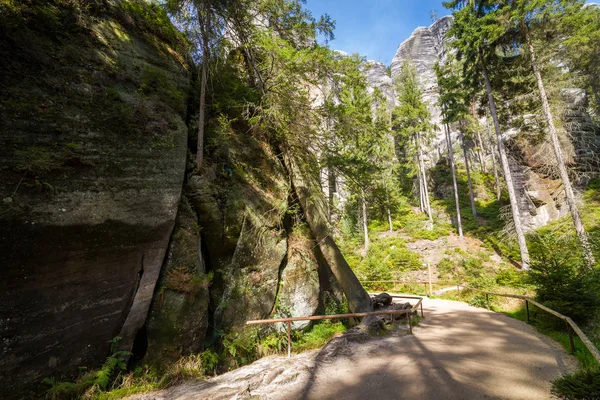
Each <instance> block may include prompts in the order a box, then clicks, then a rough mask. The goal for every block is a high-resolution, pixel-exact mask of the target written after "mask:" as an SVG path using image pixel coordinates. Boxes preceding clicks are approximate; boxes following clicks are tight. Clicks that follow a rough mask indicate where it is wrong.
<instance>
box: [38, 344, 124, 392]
mask: <svg viewBox="0 0 600 400" xmlns="http://www.w3.org/2000/svg"><path fill="white" fill-rule="evenodd" d="M119 340H121V338H120V337H115V338H114V339H113V340H111V341H110V343H111V355H110V356H108V357H107V358H106V362H105V363H104V364H103V365H102V367H101V368H100V369H99V370H97V371H90V372H86V373H84V374H83V375H81V376H80V377H78V378H77V379H76V381H75V382H60V381H58V380H56V379H55V378H46V379H44V380H43V382H44V383H46V384H48V385H50V389H48V391H47V393H46V397H48V398H50V399H77V398H80V396H81V395H83V393H84V392H87V391H89V390H90V389H91V391H92V392H98V391H105V390H107V389H109V387H110V386H112V385H114V384H115V380H116V379H117V378H118V377H119V376H121V373H122V372H124V371H125V370H126V369H127V358H128V357H129V355H130V354H131V353H129V352H127V351H118V350H117V344H118V342H119Z"/></svg>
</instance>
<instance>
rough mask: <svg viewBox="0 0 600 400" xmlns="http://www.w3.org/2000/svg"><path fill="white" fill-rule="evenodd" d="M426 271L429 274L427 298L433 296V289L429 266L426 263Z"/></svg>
mask: <svg viewBox="0 0 600 400" xmlns="http://www.w3.org/2000/svg"><path fill="white" fill-rule="evenodd" d="M427 271H428V272H429V297H431V296H432V295H433V288H432V284H431V264H429V263H427Z"/></svg>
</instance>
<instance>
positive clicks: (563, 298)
mask: <svg viewBox="0 0 600 400" xmlns="http://www.w3.org/2000/svg"><path fill="white" fill-rule="evenodd" d="M531 244H532V250H533V251H532V254H533V255H534V257H533V258H532V263H531V271H530V272H529V278H530V279H531V281H532V283H533V284H534V285H535V286H536V288H537V290H536V293H537V299H538V300H539V301H540V302H541V303H543V304H544V305H546V306H548V307H550V308H552V309H554V310H556V311H558V312H560V313H561V314H564V315H567V316H569V317H571V318H572V319H573V320H575V321H577V322H578V323H583V322H586V321H587V320H588V319H589V318H590V317H591V316H592V314H593V313H592V312H590V310H596V309H597V308H598V307H600V296H599V294H598V291H599V290H600V273H599V271H598V270H597V269H596V270H590V269H589V268H588V267H586V266H585V263H584V261H583V257H582V256H581V255H580V254H578V252H577V251H574V250H573V249H577V248H578V247H579V246H578V243H576V242H574V240H561V239H560V238H556V237H555V236H554V235H553V234H552V233H547V234H545V235H544V236H539V237H537V238H535V239H534V240H532V241H531Z"/></svg>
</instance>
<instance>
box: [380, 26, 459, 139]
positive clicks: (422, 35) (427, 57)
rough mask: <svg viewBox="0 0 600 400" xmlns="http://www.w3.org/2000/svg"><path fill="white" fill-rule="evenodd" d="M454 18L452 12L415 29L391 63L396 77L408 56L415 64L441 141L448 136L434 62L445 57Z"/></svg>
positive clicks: (399, 48) (424, 96)
mask: <svg viewBox="0 0 600 400" xmlns="http://www.w3.org/2000/svg"><path fill="white" fill-rule="evenodd" d="M452 20H453V17H452V16H446V17H442V18H440V19H438V20H437V21H435V22H434V23H433V24H431V26H429V27H418V28H417V29H415V30H414V31H413V33H412V34H411V35H410V37H409V38H408V39H406V40H405V41H404V42H402V43H401V44H400V46H399V47H398V50H396V54H395V55H394V58H393V59H392V64H391V66H390V68H391V70H392V77H393V78H395V77H397V76H398V75H399V74H400V71H401V69H402V64H403V63H404V62H405V61H407V60H409V61H410V62H412V64H413V65H414V66H415V69H416V70H417V76H418V77H419V81H420V84H421V89H422V90H423V99H424V101H425V102H426V103H427V105H428V108H429V112H430V113H431V117H432V122H433V123H434V124H436V125H437V126H438V127H439V128H440V130H439V131H438V133H437V140H435V141H434V142H441V141H443V140H444V137H445V136H444V133H443V131H442V129H441V121H442V118H441V109H440V107H439V106H438V100H439V95H438V87H437V78H436V76H435V70H434V65H435V63H436V62H444V60H445V55H446V40H445V35H446V32H448V30H449V29H450V25H451V24H452Z"/></svg>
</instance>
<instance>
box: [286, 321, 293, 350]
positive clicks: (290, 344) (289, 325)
mask: <svg viewBox="0 0 600 400" xmlns="http://www.w3.org/2000/svg"><path fill="white" fill-rule="evenodd" d="M287 328H288V329H287V334H288V358H291V357H292V323H291V322H290V321H288V326H287Z"/></svg>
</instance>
